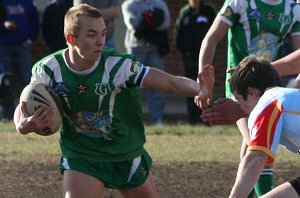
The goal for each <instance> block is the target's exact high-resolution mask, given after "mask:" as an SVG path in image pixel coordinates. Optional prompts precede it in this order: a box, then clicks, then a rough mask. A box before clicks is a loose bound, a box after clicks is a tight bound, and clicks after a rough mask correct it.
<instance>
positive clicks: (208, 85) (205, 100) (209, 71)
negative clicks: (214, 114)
mask: <svg viewBox="0 0 300 198" xmlns="http://www.w3.org/2000/svg"><path fill="white" fill-rule="evenodd" d="M198 83H199V86H200V91H199V95H198V96H195V97H194V102H195V104H196V105H197V106H198V107H200V108H201V109H206V108H208V107H209V106H210V105H211V103H212V101H213V88H214V83H215V76H214V67H213V66H212V65H205V66H204V67H203V69H202V71H201V72H200V73H199V75H198Z"/></svg>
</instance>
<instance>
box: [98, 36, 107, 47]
mask: <svg viewBox="0 0 300 198" xmlns="http://www.w3.org/2000/svg"><path fill="white" fill-rule="evenodd" d="M104 43H105V36H98V37H97V40H96V44H97V45H104Z"/></svg>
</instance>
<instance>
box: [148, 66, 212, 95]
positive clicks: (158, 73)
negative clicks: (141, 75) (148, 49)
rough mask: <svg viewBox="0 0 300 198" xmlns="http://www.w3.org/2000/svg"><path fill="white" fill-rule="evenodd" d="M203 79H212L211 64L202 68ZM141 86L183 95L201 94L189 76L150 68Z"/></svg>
mask: <svg viewBox="0 0 300 198" xmlns="http://www.w3.org/2000/svg"><path fill="white" fill-rule="evenodd" d="M203 71H204V73H205V74H206V76H205V77H203V78H205V79H207V81H208V82H211V81H213V80H212V79H213V66H211V65H208V66H206V67H205V68H204V70H203ZM143 86H146V87H150V88H153V89H157V90H160V91H163V92H166V93H174V94H177V95H181V96H185V97H193V96H196V95H198V94H199V95H201V92H200V91H201V90H200V86H202V85H201V82H200V86H199V84H198V83H197V82H196V81H194V80H192V79H189V78H186V77H182V76H174V75H171V74H169V73H166V72H164V71H162V70H158V69H155V68H150V71H149V73H148V74H147V76H146V77H145V79H144V81H143Z"/></svg>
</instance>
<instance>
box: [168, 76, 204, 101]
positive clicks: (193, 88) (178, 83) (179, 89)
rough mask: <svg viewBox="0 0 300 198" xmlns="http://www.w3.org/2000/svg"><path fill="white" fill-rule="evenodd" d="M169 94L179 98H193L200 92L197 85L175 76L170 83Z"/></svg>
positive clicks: (187, 79) (190, 80)
mask: <svg viewBox="0 0 300 198" xmlns="http://www.w3.org/2000/svg"><path fill="white" fill-rule="evenodd" d="M170 84H171V87H172V89H171V92H172V93H175V94H177V95H180V96H185V97H194V96H196V95H198V93H199V91H200V87H199V84H198V83H197V82H196V81H194V80H192V79H189V78H185V77H181V76H175V78H174V79H172V81H171V83H170Z"/></svg>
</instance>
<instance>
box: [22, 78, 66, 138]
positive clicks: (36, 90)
mask: <svg viewBox="0 0 300 198" xmlns="http://www.w3.org/2000/svg"><path fill="white" fill-rule="evenodd" d="M20 101H22V102H25V113H26V114H27V115H28V116H31V115H33V114H34V113H35V111H36V110H38V109H39V108H40V107H41V105H43V104H45V105H48V106H51V107H52V108H53V109H54V114H53V116H52V117H51V123H52V124H51V126H49V127H47V128H45V129H44V130H43V131H42V132H36V133H37V134H39V135H43V136H48V135H52V134H54V133H55V132H57V131H58V130H59V128H60V126H61V124H62V115H63V112H62V111H63V107H62V103H61V101H60V98H59V97H58V95H57V94H56V93H55V91H54V90H53V89H52V88H51V87H49V86H47V85H45V84H43V83H33V84H29V85H27V86H26V87H25V88H24V89H23V91H22V93H21V96H20Z"/></svg>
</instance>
